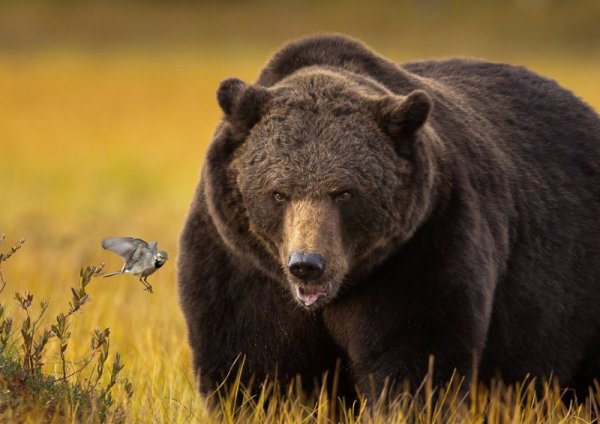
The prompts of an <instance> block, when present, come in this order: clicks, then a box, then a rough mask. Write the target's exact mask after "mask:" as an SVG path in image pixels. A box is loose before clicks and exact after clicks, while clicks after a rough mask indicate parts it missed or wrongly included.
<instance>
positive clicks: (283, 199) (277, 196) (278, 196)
mask: <svg viewBox="0 0 600 424" xmlns="http://www.w3.org/2000/svg"><path fill="white" fill-rule="evenodd" d="M273 200H275V202H277V203H284V202H286V201H287V197H286V196H285V195H284V194H281V193H280V192H278V191H274V192H273Z"/></svg>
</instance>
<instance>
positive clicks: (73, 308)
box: [0, 236, 133, 422]
mask: <svg viewBox="0 0 600 424" xmlns="http://www.w3.org/2000/svg"><path fill="white" fill-rule="evenodd" d="M3 240H4V236H2V237H0V244H1V243H2V241H3ZM24 242H25V240H20V241H19V242H18V243H17V244H15V245H14V246H13V247H11V248H10V249H9V250H8V251H7V252H6V253H0V295H3V294H4V291H5V289H6V286H7V282H6V280H5V279H4V276H3V275H2V265H3V263H4V262H6V260H8V259H9V258H10V257H11V256H12V255H13V254H15V252H17V250H19V249H20V248H21V247H22V246H23V244H24ZM103 266H104V264H102V265H100V266H87V267H85V268H82V269H81V271H80V274H79V283H80V284H79V287H78V288H72V289H71V294H72V299H71V300H70V301H69V303H68V310H67V311H66V312H64V313H59V314H58V315H57V316H56V320H55V322H54V323H52V324H50V325H44V320H43V319H44V318H45V314H46V311H47V309H48V302H47V301H45V300H42V301H41V302H40V303H39V306H38V307H37V308H35V307H34V295H33V294H32V293H29V292H28V291H25V292H24V293H15V300H16V302H17V305H18V307H19V309H21V310H22V311H23V314H22V318H20V319H13V317H10V316H7V314H6V313H5V311H6V310H5V307H4V306H3V305H2V303H0V417H2V418H5V419H16V420H18V419H19V417H26V416H28V417H31V416H32V414H35V415H36V416H38V417H44V418H45V419H47V420H49V421H53V420H55V419H60V418H70V419H76V420H85V421H88V422H89V421H91V422H105V421H122V420H123V419H124V418H125V410H124V409H123V406H122V405H118V404H117V403H116V402H115V400H114V399H113V391H114V389H115V387H116V386H121V388H122V390H124V391H125V394H126V397H127V398H129V397H131V395H132V393H133V390H132V387H131V383H129V382H128V381H127V380H126V379H123V380H121V379H119V373H120V372H121V370H122V369H123V367H124V365H123V363H122V361H121V356H120V355H119V353H116V354H115V355H114V358H113V361H112V366H111V367H107V365H106V364H107V362H108V359H109V352H110V330H109V329H108V328H105V329H99V328H97V329H96V330H94V332H93V333H92V337H91V344H90V350H89V352H88V353H87V354H86V355H84V357H83V358H80V359H79V360H77V361H74V360H72V359H70V358H69V357H68V355H67V348H68V346H69V343H71V342H78V341H76V340H72V339H71V332H70V331H69V328H70V326H71V323H72V321H73V320H74V319H76V316H77V315H75V313H76V312H78V311H80V310H81V309H82V307H83V305H85V304H86V303H87V302H88V301H89V300H90V298H89V296H88V294H87V292H86V288H87V286H88V285H89V284H90V282H91V281H92V279H93V278H94V277H97V276H99V275H100V274H101V272H102V268H103ZM2 300H3V301H4V299H2ZM49 343H57V344H58V345H57V350H58V355H59V357H58V358H53V357H51V355H50V354H48V353H47V347H48V346H49ZM49 361H54V362H58V363H57V365H58V367H55V368H58V369H59V370H60V371H59V372H58V373H52V372H50V373H44V372H43V367H44V365H45V364H47V363H52V362H49ZM84 370H86V372H84Z"/></svg>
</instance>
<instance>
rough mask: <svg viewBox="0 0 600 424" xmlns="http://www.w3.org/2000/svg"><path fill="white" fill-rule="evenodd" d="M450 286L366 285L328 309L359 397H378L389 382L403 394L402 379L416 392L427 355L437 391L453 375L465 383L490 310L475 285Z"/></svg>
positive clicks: (327, 319)
mask: <svg viewBox="0 0 600 424" xmlns="http://www.w3.org/2000/svg"><path fill="white" fill-rule="evenodd" d="M448 281H449V280H447V281H446V283H447V284H440V283H437V284H433V283H432V284H430V283H428V282H427V281H421V282H420V284H417V283H416V282H415V284H411V283H410V282H408V283H406V282H405V284H398V283H394V284H384V283H381V284H370V285H365V286H363V287H357V288H355V289H354V290H353V291H351V292H349V293H347V295H346V296H344V297H343V298H340V299H339V300H338V301H337V302H334V303H332V304H331V305H329V306H328V307H327V308H326V310H325V314H324V316H325V322H326V325H327V327H328V328H329V330H330V331H331V333H332V335H333V337H334V339H335V340H336V341H337V343H338V344H339V345H340V347H341V348H342V349H343V350H345V351H346V354H347V355H348V358H349V360H350V364H351V368H352V371H353V376H354V381H355V383H356V384H357V386H358V388H359V390H360V391H361V392H362V394H363V395H364V396H366V397H367V398H371V399H376V398H377V397H379V396H380V394H381V393H382V390H383V389H384V388H385V387H386V385H387V384H390V385H391V387H392V388H393V387H396V388H401V385H402V384H403V383H404V382H406V381H408V382H409V383H410V387H411V390H414V389H415V388H417V387H418V386H419V385H420V384H421V383H422V382H423V380H424V378H425V377H426V375H427V372H428V364H429V357H430V355H433V358H434V368H433V384H434V386H435V385H438V384H443V383H445V382H448V381H449V380H450V379H451V377H452V375H453V373H454V372H455V371H456V372H457V374H458V377H464V378H465V382H466V384H468V382H469V381H470V379H471V377H472V375H473V364H475V366H477V359H478V358H480V357H481V352H482V349H483V346H484V343H485V334H486V331H487V327H488V322H489V311H486V308H489V306H488V305H487V304H486V302H485V299H484V298H485V296H483V295H479V294H477V291H474V290H473V287H471V288H470V290H463V289H461V288H460V287H458V286H457V285H455V284H448ZM371 282H372V281H371ZM392 393H393V391H392Z"/></svg>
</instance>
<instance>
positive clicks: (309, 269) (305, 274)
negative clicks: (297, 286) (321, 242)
mask: <svg viewBox="0 0 600 424" xmlns="http://www.w3.org/2000/svg"><path fill="white" fill-rule="evenodd" d="M288 269H289V270H290V272H291V273H292V275H293V276H294V277H298V278H300V279H302V280H305V281H309V280H316V279H317V278H319V277H320V276H321V275H323V271H325V261H324V260H323V256H321V255H319V254H318V253H300V252H294V253H292V254H291V255H290V261H289V262H288Z"/></svg>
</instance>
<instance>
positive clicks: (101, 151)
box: [0, 39, 600, 423]
mask: <svg viewBox="0 0 600 424" xmlns="http://www.w3.org/2000/svg"><path fill="white" fill-rule="evenodd" d="M283 41H284V39H281V42H283ZM278 44H280V43H271V44H267V45H261V46H260V47H252V45H251V44H249V43H247V44H243V45H239V46H237V47H235V46H233V47H231V48H229V49H223V48H221V47H219V46H215V47H212V48H207V47H205V48H202V49H189V48H171V49H165V48H159V49H156V50H153V49H149V48H146V49H126V48H125V49H116V50H106V49H96V50H94V49H92V50H85V49H76V48H75V49H72V48H62V47H61V46H60V45H59V46H58V47H56V46H55V47H53V48H48V49H46V48H43V49H35V50H34V51H31V52H28V53H26V54H25V53H23V52H22V51H10V49H9V50H6V49H5V50H2V53H0V117H1V118H0V198H1V199H2V201H1V204H0V234H1V233H6V235H7V239H6V243H5V245H4V246H2V247H1V248H0V250H3V249H4V248H5V247H7V246H10V245H11V244H14V242H16V241H17V240H18V239H19V238H21V237H24V238H26V244H25V246H24V247H23V248H22V249H21V250H20V251H19V252H18V253H17V254H16V255H15V256H14V257H12V258H11V259H10V260H9V261H8V262H6V263H5V264H4V266H3V274H4V277H5V279H6V280H7V282H8V285H7V288H6V290H5V291H4V292H3V293H2V294H0V303H1V304H2V305H4V306H5V307H6V308H7V309H8V310H9V313H10V314H13V315H14V316H19V314H20V311H18V310H17V305H16V303H15V302H14V300H13V294H14V293H15V292H17V291H21V292H22V291H24V290H29V291H31V292H32V293H34V295H35V297H36V303H37V302H38V301H39V300H42V299H48V300H49V301H50V306H49V309H48V314H47V317H48V319H47V320H48V322H50V321H52V320H53V319H54V316H55V315H56V313H57V312H58V311H61V310H64V307H65V304H66V302H67V300H68V299H69V296H70V290H69V288H70V287H71V286H74V285H75V284H76V282H77V280H78V275H79V269H80V268H81V267H82V266H84V265H97V264H100V263H102V262H106V268H107V270H109V271H110V270H117V269H119V268H120V267H121V261H120V259H119V258H118V257H117V256H115V255H113V254H111V253H110V252H107V251H103V250H102V249H101V247H100V240H101V239H102V238H104V237H108V236H129V235H131V236H137V237H141V238H144V239H147V240H157V241H158V242H159V247H160V248H163V249H165V250H167V251H168V252H169V255H170V258H171V259H170V260H169V262H167V264H166V266H165V267H164V268H163V269H161V270H160V272H157V273H156V274H155V275H153V276H152V277H150V282H151V283H152V284H153V286H154V289H155V293H154V294H153V295H149V294H148V293H147V292H145V291H143V290H142V286H141V284H140V283H139V282H137V281H136V279H135V278H133V277H126V276H117V277H113V278H111V279H95V280H94V281H93V282H92V283H91V285H90V287H89V290H88V292H89V294H90V297H91V303H90V304H89V305H86V308H85V310H84V311H83V312H82V313H81V314H80V316H78V317H77V319H76V320H75V321H74V322H73V327H72V333H73V336H72V337H73V340H79V341H80V342H73V343H71V344H70V345H69V348H68V350H67V353H68V355H69V356H70V357H72V358H78V357H81V356H82V355H84V354H85V352H87V351H88V350H89V345H88V340H89V334H90V333H91V332H92V330H93V329H94V328H95V327H98V326H101V327H109V328H110V329H111V351H112V352H116V351H118V352H120V353H121V354H122V356H123V362H124V363H125V369H124V370H123V372H122V374H123V376H124V377H127V378H128V379H129V380H130V381H131V382H132V383H133V387H134V394H133V397H132V398H131V399H130V400H129V401H128V403H127V404H126V411H127V421H130V422H169V423H170V422H190V421H196V422H206V421H207V420H213V419H215V417H217V416H219V417H220V419H223V420H225V421H230V420H232V419H233V418H231V416H228V413H225V414H223V415H218V413H217V412H216V411H213V410H209V409H207V407H206V405H205V404H204V403H203V402H202V401H201V399H199V397H198V396H197V394H196V390H195V383H194V381H193V376H192V371H191V366H190V351H189V349H188V346H187V341H186V330H185V326H184V321H183V317H182V314H181V312H180V310H179V306H178V298H177V290H176V279H175V270H176V258H177V253H178V246H177V239H178V235H179V232H180V230H181V227H182V224H183V220H184V218H185V214H186V211H187V208H188V205H189V202H190V200H191V198H192V195H193V191H194V187H195V185H196V183H197V179H198V176H199V169H200V166H201V163H202V158H203V154H204V152H205V150H206V147H207V143H208V142H209V141H210V138H211V133H212V131H213V129H214V127H215V124H216V123H217V121H218V119H219V116H220V113H219V110H218V106H217V104H216V100H215V94H214V93H215V90H216V87H217V86H218V83H219V82H220V81H221V80H222V79H224V78H227V77H230V76H237V77H241V78H243V79H245V80H248V81H251V80H253V79H254V78H255V77H256V75H257V73H258V71H259V70H260V68H261V66H262V64H263V63H264V62H265V60H266V59H267V57H268V54H269V53H270V50H271V48H272V47H275V46H277V45H278ZM372 44H373V43H372ZM374 47H377V48H378V49H379V50H382V51H383V52H384V53H386V54H389V55H390V56H391V57H392V58H394V59H396V60H398V61H402V60H411V59H414V58H415V57H423V56H425V55H426V54H425V53H424V52H422V51H416V50H412V51H411V50H404V51H395V49H394V48H393V46H390V45H385V46H382V47H381V48H379V46H377V45H374ZM473 51H474V52H475V53H477V52H478V50H477V49H474V50H473ZM494 58H495V59H497V60H500V59H503V60H504V59H506V60H510V61H511V62H513V63H519V64H523V65H526V66H528V67H529V68H531V69H533V70H535V71H538V72H540V73H542V74H544V75H546V76H549V77H552V78H554V79H556V80H558V81H559V82H560V83H561V84H563V85H564V86H566V87H568V88H570V89H571V90H573V91H574V92H575V93H576V94H577V95H579V96H580V97H582V98H583V99H584V100H586V101H588V102H589V103H590V104H591V105H593V106H594V107H595V109H596V110H600V78H598V75H600V57H599V56H598V55H596V56H595V57H594V56H585V55H584V56H581V55H569V54H565V55H562V56H552V57H549V56H544V55H538V54H535V52H533V53H532V52H529V53H527V54H524V53H523V54H515V55H512V56H510V58H507V55H503V54H496V55H495V56H494V57H492V59H494ZM52 349H54V350H55V349H56V346H54V347H52V343H51V345H50V350H51V351H52ZM55 356H56V355H55ZM55 366H57V363H53V362H52V361H50V362H49V363H47V365H46V368H47V369H48V371H50V370H51V368H52V367H55ZM121 398H124V396H121ZM291 408H292V409H291V411H292V412H289V413H288V414H287V415H285V414H282V415H281V416H280V418H279V419H278V420H279V421H281V422H286V420H287V421H288V422H289V421H295V420H296V419H299V418H300V415H301V413H300V412H298V411H302V410H301V409H298V410H296V412H294V410H293V406H292V407H291ZM586 408H587V409H586ZM517 409H518V408H517ZM507 411H508V410H507ZM512 411H513V412H514V410H512ZM561 411H562V412H561ZM559 412H560V414H559V415H558V417H557V422H558V421H559V419H560V418H562V417H565V416H566V417H570V418H569V419H570V420H572V421H573V422H575V421H576V420H577V418H576V415H578V414H580V415H581V417H586V419H589V418H590V417H591V416H592V415H593V414H594V411H593V408H592V406H590V405H588V406H587V407H582V409H581V410H580V411H579V412H578V411H577V410H571V411H567V410H559ZM515 413H516V414H517V415H515V417H517V418H515V419H516V420H517V421H520V419H519V418H518V417H521V418H523V419H525V418H524V417H523V416H522V415H518V413H523V412H522V411H521V412H518V411H517V412H515ZM299 414H300V415H299ZM506 414H507V415H506V416H505V417H504V418H506V420H508V421H511V420H512V419H513V416H512V415H510V412H506ZM561 414H562V415H561ZM570 414H572V415H570ZM595 414H596V415H595V416H596V417H597V416H598V412H597V411H596V412H595ZM257 417H258V418H259V419H260V416H257ZM535 417H536V416H535V415H532V416H531V417H530V418H531V419H532V420H534V421H535ZM263 418H264V417H263ZM472 418H473V420H474V421H480V418H476V416H475V415H474V416H473V417H472ZM500 418H502V417H500ZM29 419H31V420H32V421H35V417H29ZM348 420H351V418H348ZM396 420H397V421H398V422H402V420H403V417H402V416H400V415H399V416H397V417H396ZM422 420H423V422H426V421H428V419H427V417H426V415H423V418H422ZM489 422H494V420H493V419H491V420H490V421H489Z"/></svg>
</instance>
